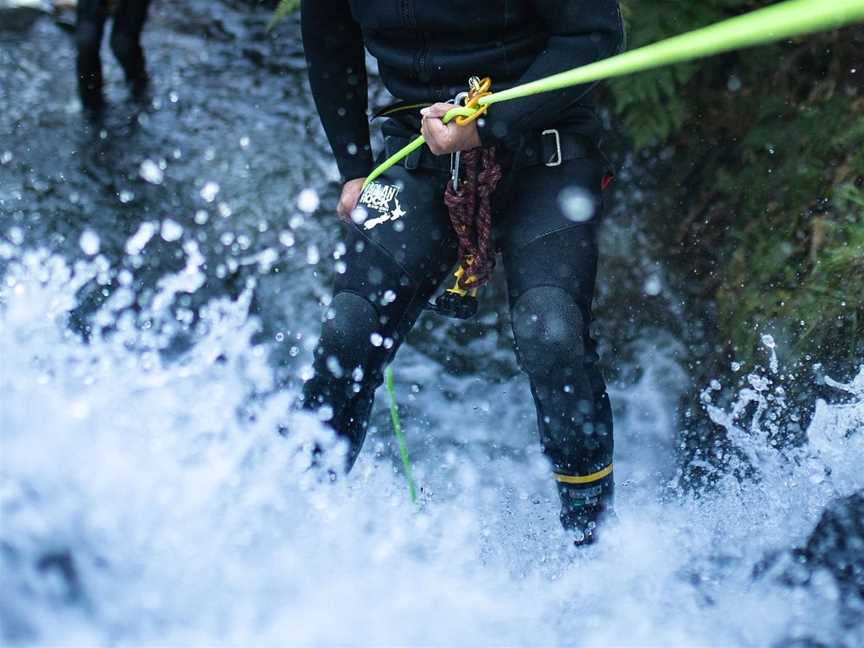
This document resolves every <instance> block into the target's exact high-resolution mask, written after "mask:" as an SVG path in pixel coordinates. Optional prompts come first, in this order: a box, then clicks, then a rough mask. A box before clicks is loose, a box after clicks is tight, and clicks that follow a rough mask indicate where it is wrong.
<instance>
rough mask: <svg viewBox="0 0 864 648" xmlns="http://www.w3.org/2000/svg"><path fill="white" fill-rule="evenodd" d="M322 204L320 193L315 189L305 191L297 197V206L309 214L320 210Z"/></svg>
mask: <svg viewBox="0 0 864 648" xmlns="http://www.w3.org/2000/svg"><path fill="white" fill-rule="evenodd" d="M320 202H321V201H320V200H319V198H318V193H317V192H316V191H315V190H314V189H304V190H303V191H301V192H300V195H298V196H297V206H298V207H299V208H300V211H304V212H306V213H307V214H311V213H312V212H314V211H315V210H316V209H318V204H319V203H320Z"/></svg>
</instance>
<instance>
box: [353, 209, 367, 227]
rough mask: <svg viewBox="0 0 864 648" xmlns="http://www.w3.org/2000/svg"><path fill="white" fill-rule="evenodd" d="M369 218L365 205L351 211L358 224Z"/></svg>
mask: <svg viewBox="0 0 864 648" xmlns="http://www.w3.org/2000/svg"><path fill="white" fill-rule="evenodd" d="M367 218H369V214H368V212H367V211H366V210H365V209H364V208H363V207H358V208H357V209H355V210H354V211H352V212H351V220H352V221H354V223H355V224H357V225H362V224H363V223H365V222H366V219H367Z"/></svg>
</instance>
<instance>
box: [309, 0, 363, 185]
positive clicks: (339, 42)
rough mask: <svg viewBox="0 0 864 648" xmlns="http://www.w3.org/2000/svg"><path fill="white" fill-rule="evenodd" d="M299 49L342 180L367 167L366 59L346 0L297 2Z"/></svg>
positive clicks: (360, 35) (357, 28)
mask: <svg viewBox="0 0 864 648" xmlns="http://www.w3.org/2000/svg"><path fill="white" fill-rule="evenodd" d="M300 10H301V28H302V34H303V49H304V52H305V54H306V62H307V64H308V67H309V82H310V85H311V86H312V97H313V98H314V100H315V107H316V108H317V109H318V114H319V116H320V117H321V122H322V124H323V125H324V131H325V132H326V133H327V139H328V141H329V142H330V148H331V149H332V150H333V155H334V156H335V157H336V163H337V164H338V165H339V173H340V174H341V175H342V180H343V181H346V180H352V179H354V178H361V177H363V176H366V175H368V174H369V172H370V171H371V170H372V150H371V147H370V145H369V120H368V118H367V117H366V108H367V105H368V96H367V78H366V57H365V53H364V51H363V35H362V34H361V32H360V26H359V25H358V24H357V22H356V21H355V20H354V18H353V17H352V15H351V9H350V7H349V5H348V0H303V2H302V4H301V9H300Z"/></svg>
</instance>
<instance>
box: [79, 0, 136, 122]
mask: <svg viewBox="0 0 864 648" xmlns="http://www.w3.org/2000/svg"><path fill="white" fill-rule="evenodd" d="M149 5H150V0H119V2H117V3H116V7H115V10H114V23H113V25H112V27H111V50H112V52H114V56H116V57H117V60H118V61H119V62H120V65H121V66H122V67H123V73H124V75H125V77H126V82H127V83H128V84H129V87H130V89H131V92H132V95H133V97H136V98H140V97H142V96H144V95H145V94H146V88H147V83H148V81H147V71H146V66H145V63H144V52H143V50H142V49H141V31H142V30H143V28H144V22H145V21H146V19H147V9H148V7H149ZM107 18H108V3H107V2H106V0H78V7H77V19H76V24H75V45H76V49H77V60H76V64H77V70H78V94H79V96H80V98H81V104H82V105H83V106H84V108H85V109H87V110H90V111H96V112H98V111H99V110H101V109H102V107H103V106H104V96H103V94H102V58H101V55H100V49H101V46H102V35H103V33H104V30H105V22H106V20H107Z"/></svg>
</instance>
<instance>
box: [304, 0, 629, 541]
mask: <svg viewBox="0 0 864 648" xmlns="http://www.w3.org/2000/svg"><path fill="white" fill-rule="evenodd" d="M301 11H302V32H303V42H304V48H305V52H306V58H307V61H308V66H309V76H310V81H311V87H312V93H313V96H314V99H315V103H316V106H317V108H318V112H319V114H320V117H321V120H322V122H323V125H324V129H325V131H326V133H327V137H328V140H329V142H330V145H331V148H332V150H333V153H334V155H335V157H336V161H337V163H338V166H339V170H340V173H341V175H342V180H343V183H344V185H343V189H342V195H341V198H340V200H339V205H338V209H337V211H338V213H339V215H340V216H341V217H342V220H343V221H345V224H344V228H345V231H344V243H345V249H346V250H347V252H346V255H345V257H344V262H345V269H344V272H340V273H338V274H337V276H336V282H335V291H334V295H333V299H332V301H331V303H330V305H329V308H328V309H327V312H326V315H325V318H324V323H323V328H322V333H321V338H320V342H319V345H318V348H317V349H316V351H315V358H314V375H313V377H312V378H311V379H310V380H308V381H307V382H306V384H305V385H304V390H303V406H304V407H305V408H307V409H318V410H319V411H321V412H325V417H326V418H327V420H328V422H329V424H330V425H331V426H332V427H333V428H334V430H335V431H336V432H337V434H338V435H339V436H341V437H342V438H344V439H346V440H347V442H348V444H349V455H348V460H347V463H348V465H347V468H348V469H349V470H350V468H351V466H352V465H353V463H354V461H355V459H356V457H357V454H358V452H359V450H360V448H361V446H362V444H363V440H364V437H365V434H366V427H367V424H368V419H369V415H370V411H371V407H372V400H373V395H374V391H375V389H376V388H377V387H378V386H379V385H380V384H381V382H382V379H383V370H384V367H385V366H386V364H387V363H388V362H390V360H391V359H392V358H393V356H394V354H395V353H396V351H397V349H398V348H399V346H400V344H401V343H402V341H403V340H404V338H405V335H406V334H407V333H408V331H409V330H410V329H411V327H412V326H413V325H414V322H415V321H416V320H417V318H418V317H419V315H420V313H421V311H422V310H423V308H424V306H425V305H426V303H427V301H428V300H429V298H430V296H432V295H433V293H434V292H435V290H436V289H437V287H438V286H439V284H441V283H442V281H444V280H445V279H446V278H448V276H449V274H450V273H451V272H452V270H453V266H454V264H455V263H456V260H457V238H456V236H455V233H454V230H453V228H452V226H451V223H450V220H449V217H448V211H447V208H446V207H445V204H444V201H443V195H444V191H445V187H446V184H447V182H448V181H450V155H449V154H451V153H453V152H454V151H464V150H469V149H473V148H476V147H494V148H495V154H496V157H497V160H498V161H499V162H500V163H501V164H502V166H503V170H504V179H503V181H502V182H501V183H500V185H499V186H498V189H497V190H496V192H495V196H494V200H495V202H494V214H493V234H494V239H495V244H496V246H497V248H498V250H499V251H500V252H501V254H502V256H503V261H504V268H505V271H506V277H507V285H508V291H509V302H510V309H511V313H512V320H513V334H514V337H515V342H516V353H517V358H518V360H519V364H520V366H521V368H522V369H523V370H524V371H525V373H526V374H527V375H528V377H529V379H530V383H531V392H532V394H533V397H534V401H535V404H536V408H537V422H538V427H539V432H540V438H541V441H542V446H543V449H544V452H545V454H546V456H547V457H548V459H549V461H550V462H551V464H552V468H553V471H554V477H555V479H556V480H557V483H558V489H559V494H560V497H561V522H562V524H563V525H564V527H565V528H566V529H569V530H572V531H573V532H574V537H575V539H576V542H577V544H582V543H590V542H592V541H594V540H595V539H596V537H597V529H598V528H599V526H600V524H601V523H602V521H603V519H604V517H607V516H608V515H609V514H610V513H611V509H612V495H613V476H612V446H613V441H612V413H611V408H610V404H609V398H608V396H607V393H606V386H605V384H604V381H603V378H602V376H601V374H600V372H599V370H598V368H597V361H598V357H597V354H596V350H595V349H596V344H595V342H594V341H593V340H592V339H591V338H590V336H589V325H590V323H591V302H592V297H593V291H594V283H595V275H596V267H597V227H598V220H599V216H600V213H601V210H602V196H601V185H602V184H603V182H604V176H605V174H606V171H607V166H606V163H605V158H604V157H603V155H602V154H601V153H600V151H599V148H598V139H599V132H600V125H599V123H598V118H597V115H596V113H595V110H594V107H593V102H592V87H591V86H577V87H573V88H568V89H565V90H560V91H556V92H552V93H547V94H543V95H538V96H535V97H531V98H526V99H520V100H516V101H511V102H506V103H501V104H496V105H494V106H492V107H491V108H490V110H489V113H488V114H487V115H486V116H485V117H484V118H483V119H481V120H480V121H478V122H476V123H474V124H471V125H468V126H458V125H456V124H455V123H450V124H447V125H445V124H444V123H443V122H442V121H441V117H442V116H443V115H444V113H445V112H446V111H447V109H448V108H451V107H452V105H446V104H444V103H442V102H446V101H447V100H449V99H451V98H452V97H454V96H455V95H456V94H457V93H459V92H460V91H463V90H465V89H466V84H467V81H468V79H469V77H471V76H473V75H477V76H489V77H491V78H492V80H493V83H494V90H496V91H497V90H503V89H505V88H509V87H512V86H514V85H517V84H520V83H525V82H528V81H531V80H534V79H538V78H541V77H545V76H547V75H550V74H554V73H556V72H561V71H563V70H566V69H569V68H572V67H575V66H578V65H583V64H587V63H591V62H593V61H596V60H599V59H602V58H606V57H608V56H611V55H613V54H615V53H617V52H618V51H620V49H621V48H622V47H623V38H624V34H623V25H622V21H621V15H620V11H619V7H618V3H617V0H590V1H588V0H506V1H505V0H472V2H462V1H460V0H438V1H437V2H424V1H422V0H399V1H398V2H397V1H394V2H388V3H381V2H374V1H373V0H304V1H303V3H302V9H301ZM364 45H365V47H366V48H367V49H368V50H369V52H370V53H371V54H372V55H373V56H374V57H375V58H377V60H378V64H379V70H380V73H381V78H382V80H383V81H384V84H385V85H386V87H387V89H388V90H389V91H390V93H391V94H393V95H394V96H395V97H396V98H397V99H398V100H400V101H402V102H405V103H407V104H408V105H409V106H410V107H408V108H406V109H404V110H396V111H390V112H389V115H390V117H388V118H387V120H386V121H385V122H384V124H383V133H384V136H385V147H386V151H384V152H383V154H390V153H392V152H394V151H396V150H398V149H399V148H401V147H402V146H403V145H404V144H406V143H407V142H408V141H409V139H411V138H413V137H414V136H416V134H417V131H418V130H422V132H423V134H424V135H425V136H426V139H427V142H428V148H427V147H424V149H422V150H421V151H420V152H418V153H416V154H413V155H412V156H410V157H409V158H407V159H406V160H405V161H404V162H403V163H401V164H400V165H398V166H395V167H393V168H392V169H391V170H389V171H388V172H387V173H386V174H384V175H383V176H382V177H380V178H379V179H377V180H376V182H375V183H374V184H372V185H371V186H370V187H369V189H367V191H366V192H364V193H363V194H362V197H361V189H362V185H363V180H364V178H365V177H366V176H367V175H368V174H369V172H370V171H371V170H372V168H373V166H374V164H373V162H374V159H373V155H372V151H371V148H370V137H369V123H368V119H367V113H366V111H367V78H366V69H365V59H364ZM417 104H420V105H421V106H425V107H424V108H423V110H422V113H418V108H417ZM383 154H382V157H381V158H379V161H380V160H381V159H383ZM568 196H571V197H572V196H577V202H578V204H579V205H581V208H577V209H575V212H577V213H574V209H573V205H570V204H568ZM358 200H359V203H360V206H361V207H362V208H363V210H365V214H366V219H365V220H362V219H361V218H358V217H357V214H358V213H357V211H355V207H356V206H357V205H358ZM352 212H353V213H354V218H353V219H352V218H351V215H352ZM361 220H362V222H358V221H361Z"/></svg>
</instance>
